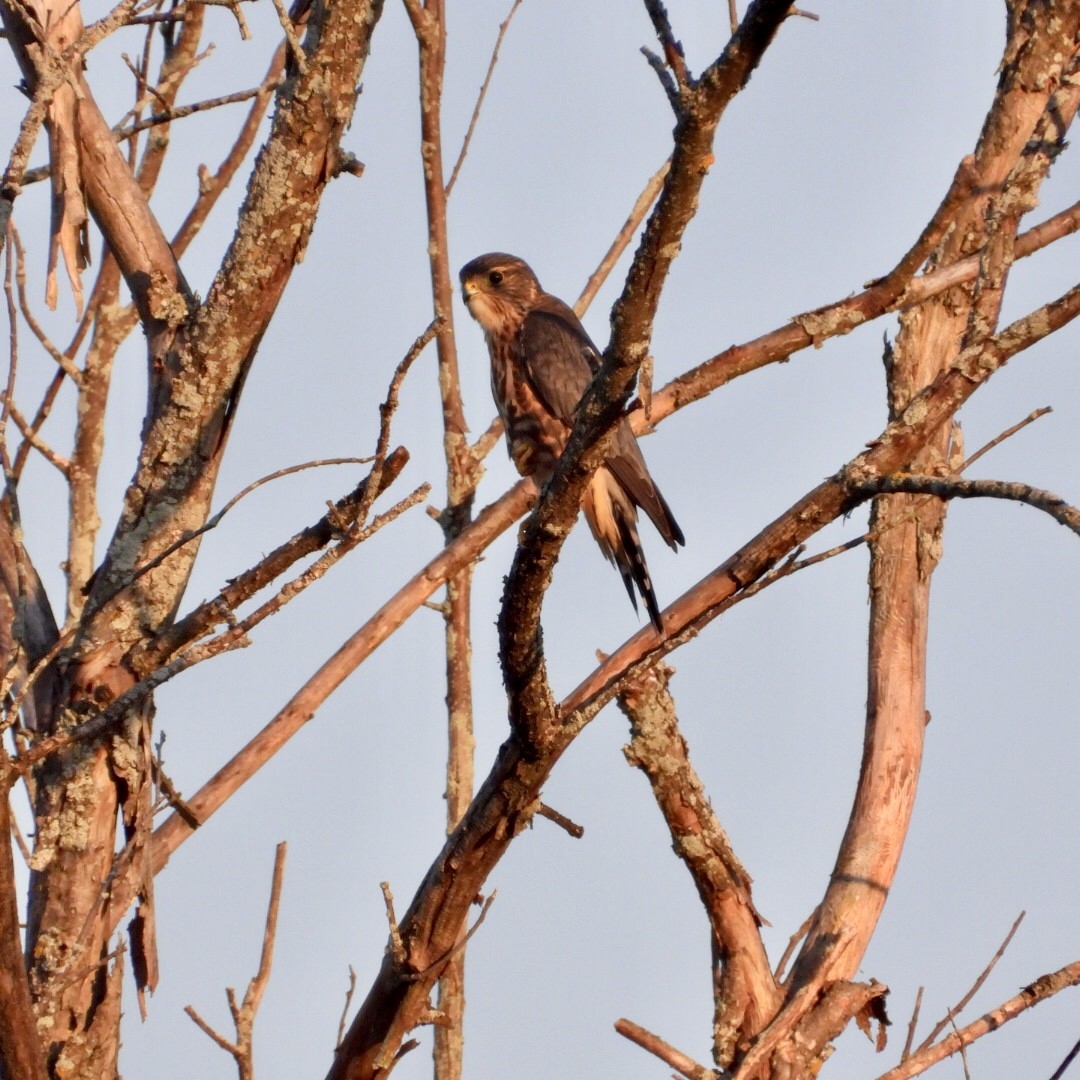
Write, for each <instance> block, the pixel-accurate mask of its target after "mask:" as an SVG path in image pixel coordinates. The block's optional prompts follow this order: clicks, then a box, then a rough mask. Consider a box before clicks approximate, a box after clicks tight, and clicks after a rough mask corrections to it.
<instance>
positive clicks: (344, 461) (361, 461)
mask: <svg viewBox="0 0 1080 1080" xmlns="http://www.w3.org/2000/svg"><path fill="white" fill-rule="evenodd" d="M371 460H372V459H371V458H318V459H316V460H314V461H305V462H302V463H301V464H299V465H289V466H287V467H286V468H284V469H277V470H275V471H274V472H272V473H267V474H266V476H261V477H259V479H258V480H253V481H252V482H251V483H250V484H248V485H247V487H245V488H243V489H242V490H241V491H239V492H238V493H237V494H236V495H234V496H233V497H232V498H231V499H230V500H229V501H228V502H227V503H226V504H225V505H224V506H223V507H222V508H221V509H220V510H219V511H218V512H217V513H216V514H214V515H213V516H211V517H209V518H207V519H206V522H205V523H204V524H202V525H200V526H199V528H197V529H192V530H191V531H190V532H186V533H184V535H183V536H181V537H180V539H179V540H174V541H173V543H171V544H170V545H169V546H168V547H167V548H165V550H164V551H162V552H160V553H159V554H157V555H155V556H154V558H152V559H150V560H149V561H148V562H145V563H143V564H142V565H141V566H137V567H135V569H134V570H132V571H131V573H130V574H129V575H128V577H126V578H124V579H123V581H121V582H120V584H119V585H118V586H117V588H116V592H119V591H120V590H121V589H127V588H130V586H132V585H134V584H135V582H136V581H138V580H139V578H141V577H142V576H143V575H144V574H148V573H149V572H150V571H151V570H156V569H157V568H158V567H159V566H160V565H161V564H162V563H163V562H164V561H165V560H166V559H167V558H168V557H169V556H170V555H173V554H174V553H175V552H177V551H179V550H180V548H182V547H183V546H184V545H185V544H190V543H191V541H192V540H197V539H198V538H199V537H200V536H202V535H203V534H204V533H208V532H209V531H210V530H211V529H216V528H217V527H218V526H219V525H220V524H221V520H222V518H224V517H225V515H226V514H227V513H228V512H229V511H230V510H231V509H232V508H233V507H234V506H236V504H237V503H238V502H239V501H240V500H241V499H243V498H244V497H245V496H247V495H250V494H251V493H252V492H253V491H254V490H255V489H256V488H260V487H262V486H263V485H264V484H268V483H270V482H271V481H272V480H279V479H281V477H283V476H291V475H292V474H293V473H298V472H303V471H304V470H305V469H319V468H322V467H323V466H324V465H367V464H369V463H370V462H371ZM114 595H115V594H114Z"/></svg>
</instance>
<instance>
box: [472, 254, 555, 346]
mask: <svg viewBox="0 0 1080 1080" xmlns="http://www.w3.org/2000/svg"><path fill="white" fill-rule="evenodd" d="M542 292H543V290H542V289H541V288H540V282H539V281H537V280H536V275H535V274H534V273H533V272H532V270H531V269H530V267H529V264H528V263H526V262H525V261H524V260H522V259H519V258H517V257H516V256H514V255H507V254H505V252H502V251H493V252H490V253H488V254H487V255H480V256H478V257H477V258H475V259H473V260H472V262H468V263H466V264H465V265H464V266H463V267H462V268H461V295H462V296H463V297H464V298H465V305H466V306H467V307H468V309H469V314H470V315H472V317H473V318H474V319H475V320H476V321H477V322H478V323H479V324H480V325H481V326H482V327H483V328H484V332H485V333H487V334H497V333H499V332H500V331H505V330H506V329H508V328H510V329H514V330H516V329H517V327H518V325H519V324H520V322H521V320H522V318H523V317H524V316H525V314H526V313H527V312H528V311H529V310H530V309H531V308H532V306H533V304H534V303H535V302H536V298H537V297H538V296H539V295H540V294H541V293H542Z"/></svg>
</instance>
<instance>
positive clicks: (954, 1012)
mask: <svg viewBox="0 0 1080 1080" xmlns="http://www.w3.org/2000/svg"><path fill="white" fill-rule="evenodd" d="M1026 914H1027V912H1026V911H1021V912H1020V914H1019V915H1017V917H1016V921H1015V922H1014V923H1013V924H1012V926H1011V927H1010V928H1009V932H1008V933H1007V934H1006V935H1005V940H1004V941H1003V942H1002V943H1001V945H1000V946H999V947H998V951H997V952H996V953H994V955H993V956H992V957H991V958H990V962H989V963H988V964H987V965H986V967H985V968H983V971H982V974H980V975H979V977H978V978H977V979H976V980H975V982H974V983H972V985H971V989H970V990H968V992H967V993H966V994H965V995H964V996H963V997H962V998H961V999H960V1000H959V1001H958V1002H957V1003H956V1004H955V1005H953V1006H952V1007H951V1008H950V1009H949V1011H948V1012H947V1013H946V1014H945V1016H944V1018H943V1019H941V1020H939V1021H938V1022H937V1024H935V1025H934V1028H933V1030H932V1031H931V1032H930V1034H929V1035H927V1036H926V1038H925V1039H923V1041H922V1042H921V1043H920V1044H919V1048H918V1049H917V1050H916V1051H915V1053H916V1054H921V1053H922V1052H923V1051H924V1050H926V1049H927V1048H928V1047H930V1046H931V1045H932V1044H933V1042H934V1040H935V1039H936V1038H937V1037H938V1036H939V1035H940V1034H941V1033H942V1032H943V1031H944V1030H945V1028H946V1027H948V1025H949V1024H951V1023H952V1022H953V1020H954V1019H955V1018H956V1017H957V1016H959V1015H960V1014H961V1013H962V1012H963V1011H964V1009H965V1007H966V1006H967V1004H968V1002H969V1001H971V999H972V998H973V997H974V996H975V995H976V994H977V993H978V992H979V989H980V987H981V986H982V985H983V983H984V982H986V980H987V979H988V978H989V977H990V972H991V971H993V970H994V967H995V966H996V965H997V962H998V961H999V960H1000V959H1001V958H1002V956H1004V955H1005V950H1006V949H1007V948H1008V947H1009V942H1011V941H1012V939H1013V937H1014V936H1015V934H1016V931H1017V930H1019V929H1020V924H1021V923H1022V922H1023V921H1024V916H1025V915H1026Z"/></svg>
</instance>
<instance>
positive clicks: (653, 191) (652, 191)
mask: <svg viewBox="0 0 1080 1080" xmlns="http://www.w3.org/2000/svg"><path fill="white" fill-rule="evenodd" d="M670 169H671V158H670V157H669V158H668V159H667V161H665V162H664V164H663V165H661V166H660V168H659V169H657V170H656V172H654V173H653V174H652V176H650V177H649V179H648V180H647V181H646V183H645V187H644V188H642V190H641V194H640V195H639V196H638V197H637V201H636V202H635V203H634V205H633V208H632V209H631V210H630V213H629V215H628V216H627V218H626V221H625V222H624V223H623V227H622V228H621V229H620V230H619V232H618V234H617V235H616V237H615V239H614V240H613V241H612V242H611V247H609V248H608V250H607V253H606V254H605V255H604V257H603V258H602V259H601V260H600V265H599V266H597V268H596V269H595V270H594V271H593V272H592V275H591V276H590V277H589V280H588V281H587V282H586V283H585V288H584V289H582V290H581V295H580V296H579V297H578V298H577V300H576V302H575V303H574V314H575V315H577V316H578V318H580V317H581V316H582V315H584V314H585V310H586V308H588V306H589V305H590V304H591V303H592V302H593V299H594V297H595V296H596V294H597V293H598V292H599V291H600V288H601V286H602V285H603V284H604V282H605V281H606V280H607V278H608V275H609V274H610V273H611V271H612V269H614V266H615V264H616V263H617V262H618V261H619V257H620V256H621V255H622V253H623V252H624V251H625V250H626V247H627V245H628V244H629V243H630V241H631V240H632V239H633V238H634V234H635V233H636V232H637V231H638V229H639V228H640V226H641V223H642V221H644V220H645V215H646V214H647V213H648V212H649V209H650V207H651V206H652V204H653V203H654V202H656V199H657V196H658V195H659V194H660V192H661V190H662V189H663V187H664V180H665V179H666V178H667V174H668V172H669V171H670Z"/></svg>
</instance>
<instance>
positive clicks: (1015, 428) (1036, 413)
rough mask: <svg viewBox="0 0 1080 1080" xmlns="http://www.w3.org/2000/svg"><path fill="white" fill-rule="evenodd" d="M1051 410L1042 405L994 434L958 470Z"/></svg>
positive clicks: (962, 469)
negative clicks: (998, 433) (999, 432)
mask: <svg viewBox="0 0 1080 1080" xmlns="http://www.w3.org/2000/svg"><path fill="white" fill-rule="evenodd" d="M1053 411H1054V410H1053V408H1051V406H1049V405H1044V406H1043V407H1042V408H1041V409H1036V410H1035V411H1034V412H1032V413H1029V414H1028V415H1027V416H1025V417H1024V419H1023V420H1021V421H1020V423H1018V424H1013V426H1012V427H1010V428H1006V429H1005V430H1004V431H1003V432H1002V433H1001V434H1000V435H996V436H995V437H994V438H992V439H991V440H990V441H989V442H988V443H987V444H986V445H985V446H981V447H979V449H978V450H976V451H975V453H974V454H972V455H971V457H969V458H968V459H967V460H966V461H965V462H964V464H963V465H961V466H960V469H959V471H960V472H967V470H968V467H969V466H971V465H974V464H975V462H976V461H978V460H979V458H981V457H982V456H983V455H984V454H988V453H990V451H991V450H993V449H994V447H995V446H998V445H1000V444H1001V443H1003V442H1004V441H1005V440H1006V439H1009V438H1012V436H1013V435H1015V434H1016V433H1017V432H1018V431H1022V430H1023V429H1024V428H1026V427H1027V426H1028V424H1033V423H1034V422H1035V421H1036V420H1038V419H1039V418H1040V417H1043V416H1045V415H1046V414H1047V413H1051V412H1053Z"/></svg>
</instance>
